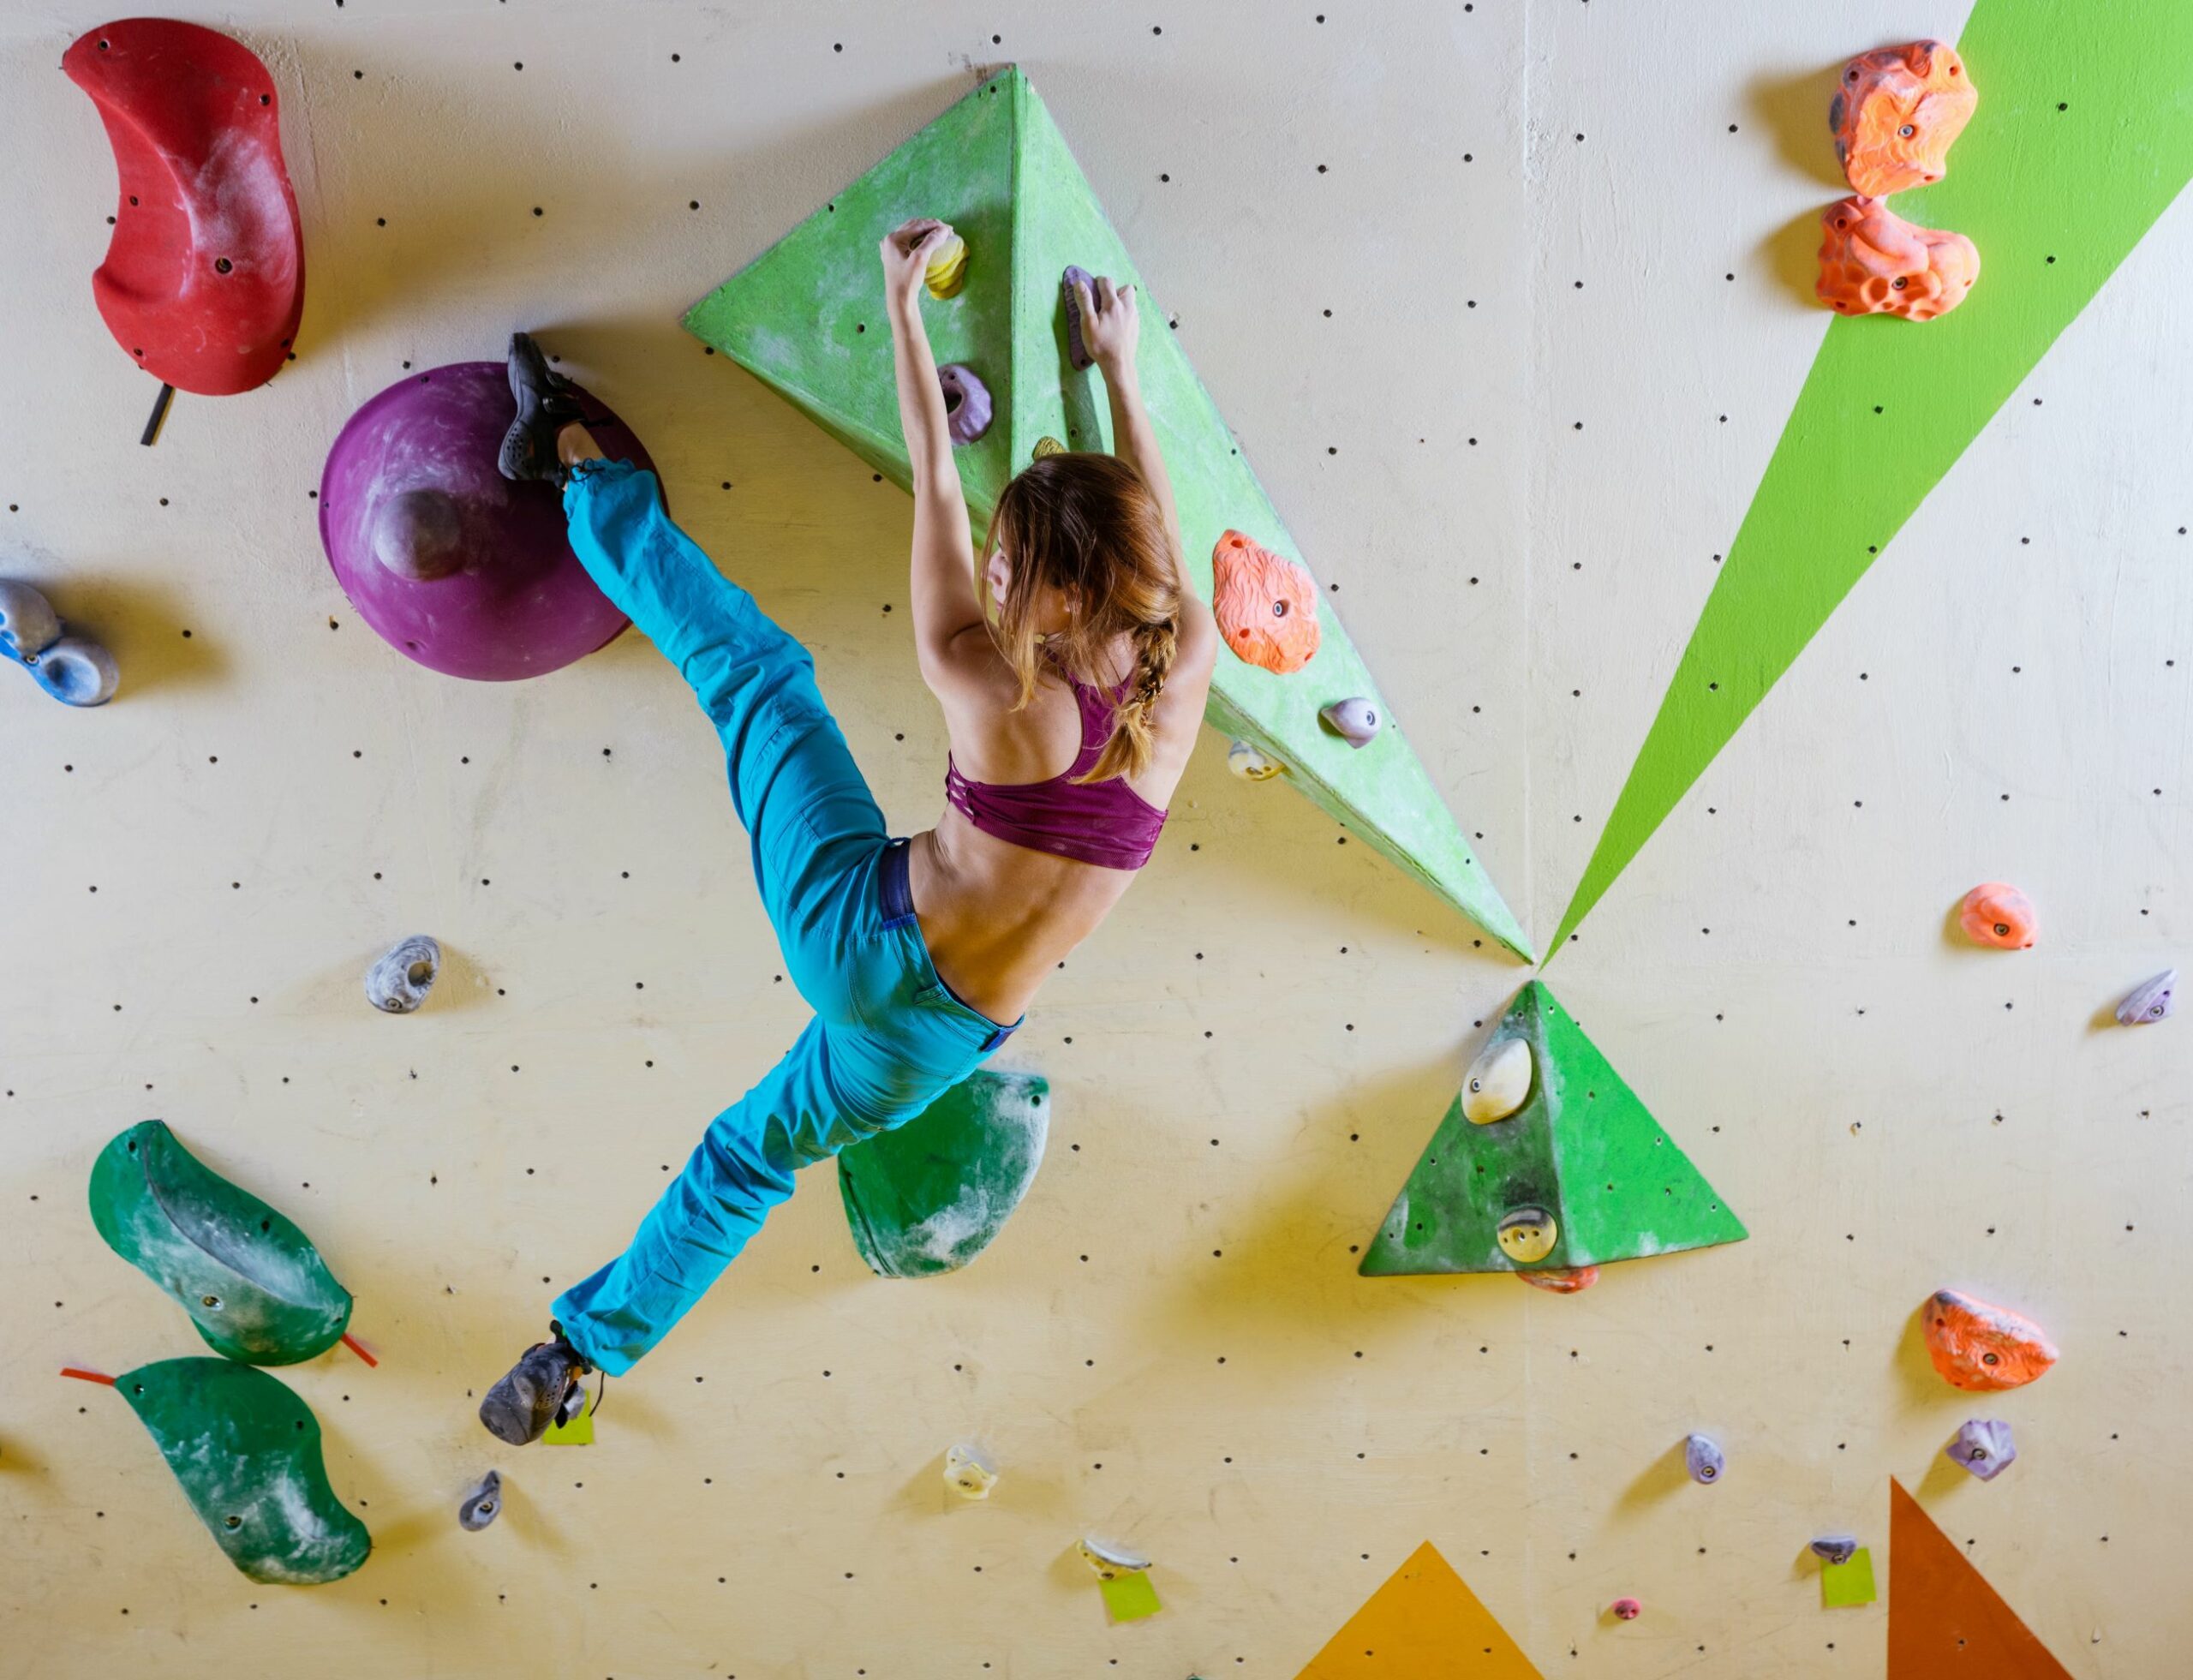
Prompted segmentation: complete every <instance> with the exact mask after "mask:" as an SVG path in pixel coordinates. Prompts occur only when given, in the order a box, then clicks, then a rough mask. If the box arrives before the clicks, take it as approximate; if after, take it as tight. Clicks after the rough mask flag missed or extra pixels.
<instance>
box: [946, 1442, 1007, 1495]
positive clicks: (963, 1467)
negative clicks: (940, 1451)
mask: <svg viewBox="0 0 2193 1680" xmlns="http://www.w3.org/2000/svg"><path fill="white" fill-rule="evenodd" d="M944 1485H945V1486H947V1487H948V1488H950V1489H951V1490H952V1491H953V1492H954V1493H956V1494H958V1495H959V1497H960V1498H962V1499H987V1498H989V1497H990V1490H991V1489H992V1488H993V1487H995V1486H997V1464H996V1462H995V1461H994V1460H993V1459H992V1458H991V1457H990V1456H989V1454H988V1453H986V1452H984V1451H983V1450H982V1449H981V1448H980V1447H978V1446H976V1445H974V1444H972V1443H971V1442H967V1441H959V1442H956V1443H954V1444H953V1445H952V1446H951V1447H950V1448H948V1449H947V1450H946V1452H945V1455H944Z"/></svg>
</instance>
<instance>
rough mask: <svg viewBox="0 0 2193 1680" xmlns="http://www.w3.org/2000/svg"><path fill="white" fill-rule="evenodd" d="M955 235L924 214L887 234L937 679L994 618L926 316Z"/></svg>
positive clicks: (919, 648)
mask: <svg viewBox="0 0 2193 1680" xmlns="http://www.w3.org/2000/svg"><path fill="white" fill-rule="evenodd" d="M951 235H952V230H951V229H950V228H949V227H947V225H946V224H944V223H942V222H940V221H936V220H934V219H933V218H928V217H922V218H917V219H915V220H913V221H911V222H908V223H906V224H905V225H904V226H903V227H900V228H897V229H895V230H893V231H892V232H891V233H889V234H887V235H886V236H884V240H883V245H882V257H883V280H884V290H885V296H886V301H887V304H888V306H889V314H890V317H891V338H892V344H893V351H894V355H895V358H896V367H897V372H898V380H899V429H900V431H901V432H902V433H903V434H904V435H905V440H906V458H907V460H908V462H909V463H911V468H912V472H913V491H914V553H913V582H912V604H913V615H914V647H915V652H916V654H917V656H918V657H919V659H920V661H921V667H922V676H923V679H924V680H925V681H926V682H928V684H929V686H930V688H932V689H935V688H937V687H938V685H939V682H940V680H941V679H946V678H947V677H948V676H950V675H951V674H952V673H953V668H954V667H955V666H957V665H958V664H959V663H960V662H961V661H960V659H959V656H958V655H955V647H954V644H955V643H958V644H959V650H960V652H961V653H964V652H965V650H966V649H968V648H969V647H970V646H971V644H970V643H961V642H960V641H959V638H961V637H965V636H966V635H967V634H968V633H969V632H970V631H973V632H977V634H978V635H979V636H980V637H981V651H982V652H983V654H984V655H988V654H989V652H990V640H989V626H988V625H986V624H985V623H984V622H983V609H982V603H981V601H980V600H979V599H978V598H977V595H976V594H975V545H974V540H973V538H972V536H971V534H970V532H969V530H968V529H967V498H966V494H965V492H964V491H963V490H962V489H961V488H960V486H959V463H958V462H957V461H955V460H954V459H953V454H952V433H951V429H950V422H949V421H947V418H946V416H945V412H944V390H943V387H942V386H940V385H939V384H938V383H937V380H936V357H935V355H934V354H932V353H931V351H930V350H929V329H928V328H927V327H926V326H924V325H923V321H922V305H921V292H922V284H923V274H924V272H925V271H926V270H927V269H928V266H929V259H930V257H931V256H933V255H934V254H935V252H936V249H937V248H938V247H939V246H940V245H941V244H942V243H943V242H944V241H945V240H946V239H947V238H949V237H950V236H951Z"/></svg>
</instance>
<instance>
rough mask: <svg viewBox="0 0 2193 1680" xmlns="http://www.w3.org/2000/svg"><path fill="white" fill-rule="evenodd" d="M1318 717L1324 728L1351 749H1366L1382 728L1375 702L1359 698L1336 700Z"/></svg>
mask: <svg viewBox="0 0 2193 1680" xmlns="http://www.w3.org/2000/svg"><path fill="white" fill-rule="evenodd" d="M1318 716H1319V717H1321V718H1323V719H1324V720H1325V726H1326V727H1327V728H1329V729H1330V730H1331V731H1332V732H1333V733H1334V734H1336V735H1337V736H1339V737H1340V738H1341V739H1342V740H1344V741H1346V742H1347V744H1348V745H1350V746H1352V747H1367V746H1369V745H1370V744H1371V742H1372V741H1373V740H1375V739H1377V734H1378V731H1379V729H1380V727H1381V726H1382V720H1381V719H1380V718H1379V716H1378V708H1377V704H1376V702H1372V701H1369V700H1365V699H1363V698H1361V697H1357V698H1355V699H1352V700H1336V701H1334V702H1333V703H1332V704H1331V705H1330V706H1328V707H1326V708H1324V710H1323V711H1321V712H1319V713H1318Z"/></svg>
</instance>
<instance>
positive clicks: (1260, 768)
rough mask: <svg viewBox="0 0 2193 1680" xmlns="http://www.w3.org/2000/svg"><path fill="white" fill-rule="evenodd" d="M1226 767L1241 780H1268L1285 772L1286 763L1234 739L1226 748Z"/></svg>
mask: <svg viewBox="0 0 2193 1680" xmlns="http://www.w3.org/2000/svg"><path fill="white" fill-rule="evenodd" d="M1226 768H1228V769H1229V770H1231V771H1232V772H1233V773H1234V774H1235V775H1237V776H1239V777H1240V778H1241V780H1243V781H1270V780H1271V779H1272V778H1273V777H1274V776H1276V775H1284V774H1286V772H1287V766H1286V765H1284V764H1282V763H1281V762H1279V761H1278V760H1277V759H1276V758H1270V757H1267V756H1265V755H1264V754H1263V753H1261V752H1258V750H1256V749H1255V748H1254V747H1252V746H1251V745H1250V744H1248V743H1247V742H1246V741H1235V742H1234V744H1232V745H1230V746H1228V748H1227V749H1226Z"/></svg>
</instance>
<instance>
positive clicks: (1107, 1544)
mask: <svg viewBox="0 0 2193 1680" xmlns="http://www.w3.org/2000/svg"><path fill="white" fill-rule="evenodd" d="M1079 1550H1080V1552H1081V1561H1082V1562H1083V1563H1086V1564H1088V1565H1089V1567H1090V1568H1091V1569H1094V1570H1096V1571H1097V1579H1098V1580H1099V1581H1117V1580H1118V1579H1119V1578H1120V1576H1121V1575H1138V1574H1140V1573H1141V1572H1142V1571H1143V1570H1144V1569H1148V1568H1149V1567H1150V1559H1149V1558H1147V1557H1144V1556H1143V1555H1142V1554H1141V1553H1140V1552H1138V1551H1131V1550H1130V1549H1128V1548H1127V1547H1126V1546H1124V1545H1118V1544H1116V1543H1115V1542H1114V1541H1111V1540H1100V1539H1098V1538H1097V1536H1096V1535H1094V1534H1087V1535H1084V1536H1083V1537H1082V1540H1081V1545H1080V1547H1079Z"/></svg>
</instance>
